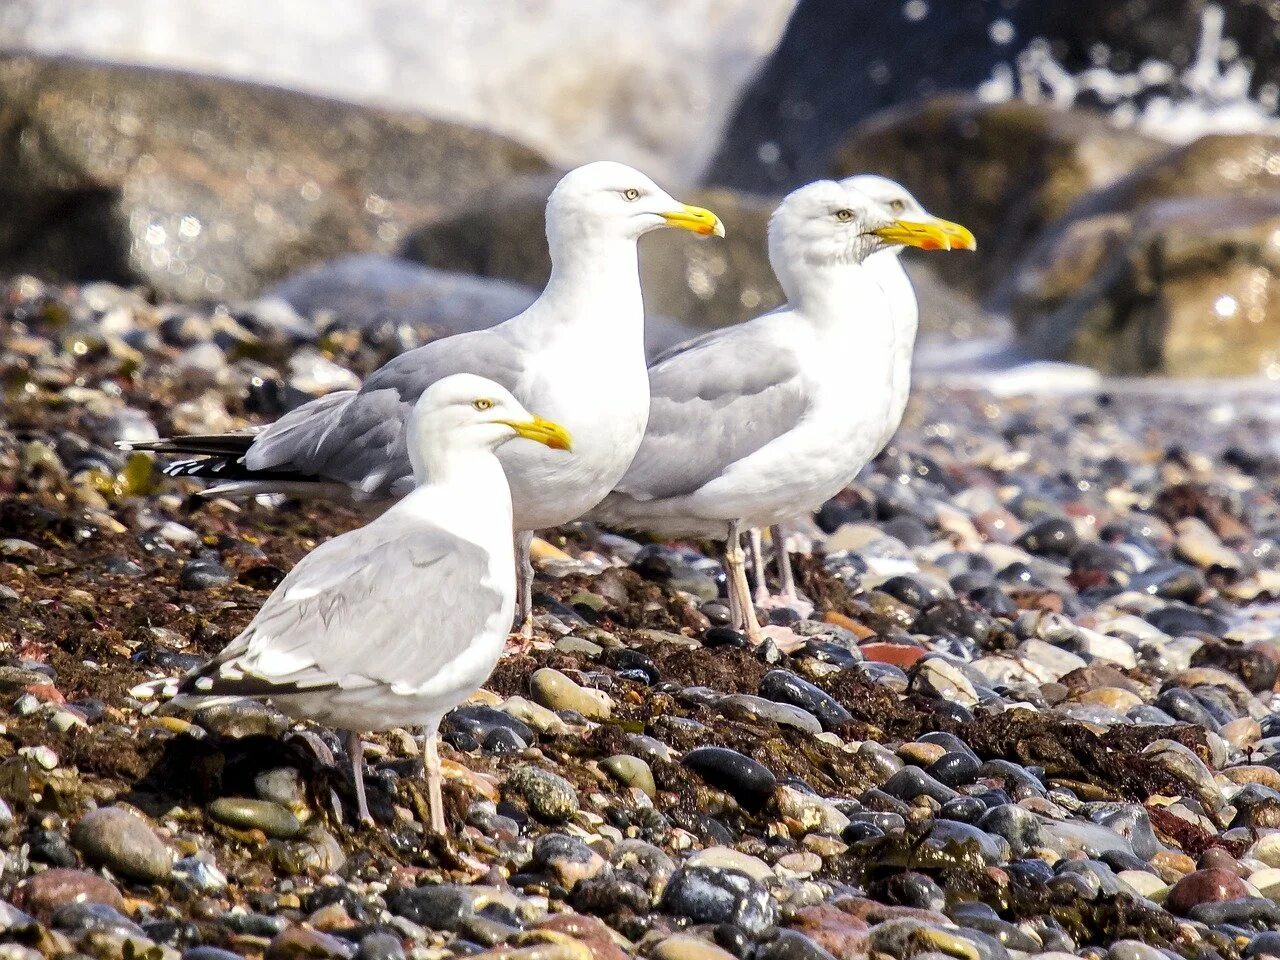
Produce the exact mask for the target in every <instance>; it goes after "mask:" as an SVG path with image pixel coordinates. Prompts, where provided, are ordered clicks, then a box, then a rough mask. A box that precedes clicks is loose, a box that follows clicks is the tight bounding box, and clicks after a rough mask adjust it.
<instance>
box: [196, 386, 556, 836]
mask: <svg viewBox="0 0 1280 960" xmlns="http://www.w3.org/2000/svg"><path fill="white" fill-rule="evenodd" d="M404 434H405V438H406V441H407V443H406V448H407V451H408V456H409V458H410V461H411V462H412V469H413V480H414V483H415V484H416V486H415V487H414V489H413V490H412V491H411V492H410V493H408V494H407V495H405V496H404V497H403V498H401V499H400V500H399V501H397V502H396V503H395V504H394V505H392V506H391V507H390V508H389V509H388V510H387V511H386V512H384V513H382V514H381V515H380V516H378V517H377V518H376V519H375V520H373V521H372V522H371V523H369V524H368V525H367V526H364V527H361V528H359V529H357V530H352V531H351V532H349V533H344V534H342V535H341V536H338V537H335V538H333V539H332V540H329V541H326V542H325V543H322V544H321V545H320V546H318V547H317V548H316V549H315V550H313V551H311V553H309V554H307V555H306V556H305V557H303V558H302V560H300V561H299V562H298V565H297V566H296V567H294V568H293V570H291V571H290V572H289V575H288V576H287V577H285V578H284V579H283V580H282V581H281V582H280V585H279V586H277V587H276V589H275V591H274V592H273V593H272V594H271V596H270V597H268V598H267V601H266V603H264V604H263V605H262V609H261V610H259V611H258V614H257V616H255V617H254V618H253V621H252V622H251V623H250V624H249V626H248V627H246V628H245V630H244V632H243V633H242V634H240V636H239V637H237V638H236V639H235V640H234V641H232V642H231V644H230V645H229V646H228V647H227V648H226V649H225V650H223V651H222V653H221V654H219V655H218V656H217V657H216V658H215V659H214V660H212V661H211V662H209V663H208V664H206V665H205V666H204V667H202V668H200V669H198V670H196V671H194V672H193V673H191V674H188V675H187V676H186V677H185V678H184V679H183V680H182V683H181V685H180V686H179V687H178V693H179V695H180V696H179V699H178V701H177V702H179V703H180V704H186V705H190V706H198V705H199V703H200V700H201V699H202V698H206V697H245V696H249V697H261V698H265V699H269V700H271V702H272V703H274V704H275V705H276V706H277V707H278V708H279V709H281V710H283V711H284V712H285V713H286V714H288V715H289V716H291V717H293V718H294V719H298V720H313V721H316V722H318V723H322V724H325V725H328V726H331V727H333V728H335V729H339V730H345V731H347V747H348V752H349V753H350V755H351V764H352V768H353V770H354V774H355V784H356V803H357V807H358V811H357V812H358V816H359V819H360V821H361V822H363V823H368V822H371V819H370V816H369V807H368V804H367V803H366V801H365V790H364V761H363V747H362V744H361V741H360V733H361V732H369V731H376V730H387V729H390V728H391V727H402V726H410V727H412V726H421V727H423V728H424V737H425V742H424V744H423V746H424V755H425V757H426V773H427V787H428V793H429V796H430V806H431V826H432V829H434V830H436V831H438V832H441V833H443V832H444V831H445V820H444V808H443V805H442V798H441V790H440V755H439V753H438V750H437V747H436V732H437V730H438V729H439V726H440V720H441V718H442V717H443V716H444V715H445V714H446V713H447V712H448V711H450V710H452V709H453V708H454V707H456V706H457V705H458V704H459V703H461V702H462V701H463V700H465V699H466V698H467V697H468V696H470V695H471V694H472V693H474V692H475V691H476V689H478V688H479V686H480V685H481V684H482V683H484V681H485V680H486V679H487V678H488V676H489V673H490V672H491V671H492V670H493V667H494V664H496V663H497V662H498V658H499V656H500V655H501V653H502V650H503V646H504V644H505V642H506V637H507V632H508V630H509V629H510V626H511V618H512V615H513V614H514V612H515V590H516V584H515V557H514V553H513V547H512V540H511V530H512V512H511V490H510V487H509V486H508V484H507V478H506V475H505V474H504V473H503V468H502V463H501V462H500V461H499V459H498V457H497V456H496V451H497V450H498V448H499V447H501V446H502V445H504V444H506V443H507V442H508V441H511V440H515V439H516V438H517V437H522V438H524V439H526V440H529V441H532V442H534V443H537V444H539V445H541V446H543V447H544V448H548V449H549V456H552V457H558V458H560V459H563V460H565V461H570V460H572V459H573V457H572V456H571V455H569V454H568V453H566V452H565V451H568V450H569V449H570V439H569V433H568V432H567V431H566V430H565V428H564V427H562V426H560V425H559V424H557V423H553V422H552V421H550V420H545V419H543V418H542V417H537V416H533V415H531V414H530V413H529V412H528V411H527V410H526V409H525V408H524V407H523V406H522V405H521V404H520V402H519V401H518V400H516V398H515V397H513V396H512V395H511V394H510V392H508V391H507V390H506V389H504V388H503V387H501V386H499V385H498V384H497V383H494V382H493V381H492V380H486V379H485V378H483V377H478V376H475V375H473V374H467V373H460V374H454V375H452V376H448V377H444V378H442V379H440V380H437V381H436V382H435V383H433V384H432V385H431V386H430V387H428V388H427V389H426V390H425V391H423V393H422V395H421V397H419V398H418V399H417V401H416V402H415V404H414V406H413V409H412V412H411V415H410V416H409V418H408V419H407V420H406V421H405V429H404Z"/></svg>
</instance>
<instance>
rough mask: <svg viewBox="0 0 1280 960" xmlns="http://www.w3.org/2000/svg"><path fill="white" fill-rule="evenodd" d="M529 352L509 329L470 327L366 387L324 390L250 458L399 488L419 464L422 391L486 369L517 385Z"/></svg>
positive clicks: (401, 360)
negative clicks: (411, 424)
mask: <svg viewBox="0 0 1280 960" xmlns="http://www.w3.org/2000/svg"><path fill="white" fill-rule="evenodd" d="M521 359H522V355H521V352H520V350H519V349H518V348H517V347H516V346H515V345H514V344H513V343H512V342H511V341H510V339H509V338H508V337H507V336H505V335H504V334H503V332H502V331H501V329H493V330H478V331H475V332H473V333H462V334H458V335H457V336H453V337H446V338H445V339H443V340H436V341H434V342H432V343H429V344H427V345H426V346H423V347H419V348H417V349H416V350H410V351H408V352H407V353H402V354H401V355H400V356H398V357H396V358H395V359H394V360H392V361H390V362H389V363H387V364H385V365H383V366H382V367H380V368H379V369H378V370H377V371H375V372H374V373H373V375H372V376H370V377H369V379H368V380H367V381H365V384H364V386H362V387H361V388H360V389H359V390H356V391H342V392H341V393H337V394H329V395H328V396H325V397H321V398H320V399H318V400H314V401H312V402H311V403H308V404H305V405H304V406H301V407H299V408H298V409H297V410H294V411H292V412H291V413H289V414H287V415H286V416H284V417H282V418H281V419H280V420H279V421H277V422H276V423H274V424H272V425H271V426H270V427H268V428H267V429H266V430H264V431H262V433H260V434H259V435H258V436H257V437H256V438H255V439H254V442H253V445H252V446H251V447H250V448H249V451H248V453H247V454H245V465H246V466H247V467H248V468H249V469H250V470H255V471H290V472H294V473H300V474H303V475H305V476H308V477H314V478H315V479H317V480H328V481H335V482H338V483H344V484H347V485H348V486H350V487H352V488H353V489H354V490H355V492H356V494H357V496H360V497H366V498H374V497H386V496H391V495H392V494H393V488H396V487H397V485H398V484H399V483H400V482H401V481H403V480H404V479H405V478H407V477H409V476H410V475H411V474H412V472H413V468H412V466H411V465H410V463H409V453H408V448H407V445H406V442H405V426H406V423H407V422H408V418H409V413H410V411H412V409H413V405H414V403H415V402H416V401H417V399H418V397H419V396H421V395H422V392H423V391H424V390H426V389H427V387H429V386H430V385H431V384H433V383H435V382H436V381H437V380H439V379H441V378H442V377H446V376H449V375H450V374H454V373H476V374H480V375H481V376H485V377H488V378H489V379H491V380H496V381H497V382H498V383H500V384H502V385H503V386H504V387H506V388H507V389H512V388H514V387H515V385H516V382H517V381H518V380H519V378H520V374H521V366H520V362H521ZM394 492H397V493H398V492H400V491H399V489H396V490H395V491H394Z"/></svg>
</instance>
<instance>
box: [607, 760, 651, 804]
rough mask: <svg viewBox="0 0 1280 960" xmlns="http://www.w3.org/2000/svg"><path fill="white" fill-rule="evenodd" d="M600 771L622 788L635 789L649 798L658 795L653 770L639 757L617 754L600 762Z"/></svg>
mask: <svg viewBox="0 0 1280 960" xmlns="http://www.w3.org/2000/svg"><path fill="white" fill-rule="evenodd" d="M600 769H602V770H603V771H604V772H605V773H607V774H609V776H611V777H613V778H614V779H615V780H617V781H618V782H619V783H621V784H622V785H623V786H624V787H636V788H637V789H639V790H641V791H643V792H644V793H645V794H647V795H648V796H650V797H655V796H657V795H658V785H657V784H656V783H655V782H654V779H653V770H652V769H650V767H649V764H647V763H645V762H644V761H643V760H641V759H640V758H639V757H633V756H631V755H630V754H626V753H619V754H617V755H615V756H612V757H609V758H608V759H605V760H601V761H600Z"/></svg>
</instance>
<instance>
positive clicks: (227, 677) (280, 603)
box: [182, 527, 503, 696]
mask: <svg viewBox="0 0 1280 960" xmlns="http://www.w3.org/2000/svg"><path fill="white" fill-rule="evenodd" d="M371 529H373V530H374V535H372V536H371V535H369V533H368V532H369V531H370V530H371ZM487 570H488V557H487V556H486V555H485V554H484V552H483V551H482V550H481V549H480V548H479V547H477V546H475V545H474V544H471V543H468V542H466V541H463V540H459V539H458V538H456V537H454V536H452V535H451V534H447V533H445V532H444V531H441V530H431V531H427V532H424V531H423V530H421V529H417V530H414V531H411V532H407V533H398V534H394V535H391V536H390V537H389V538H387V537H385V536H384V531H382V530H380V529H377V528H376V527H373V528H371V527H365V528H363V529H361V530H357V531H354V532H353V533H351V534H346V535H344V536H341V537H337V538H335V539H333V540H330V541H328V542H327V543H325V544H323V545H321V546H320V547H319V548H317V549H316V550H314V551H313V552H312V553H310V554H308V555H307V556H306V557H304V558H303V559H302V561H301V562H300V563H299V564H298V565H297V566H296V567H294V569H293V570H292V571H291V572H290V573H289V575H288V576H287V577H285V579H284V580H283V581H281V583H280V585H279V586H278V587H277V588H276V590H275V592H273V593H272V594H271V596H270V597H269V598H268V599H267V602H266V603H265V604H263V606H262V609H261V610H259V611H258V615H257V616H256V617H254V618H253V622H252V623H250V624H249V626H248V627H246V628H245V630H244V632H243V633H242V634H241V635H240V636H239V637H238V638H237V639H236V640H235V641H234V642H233V643H232V644H231V645H230V646H228V647H227V649H226V650H224V651H223V652H222V654H221V655H219V656H218V657H217V658H216V659H215V660H214V661H212V662H211V663H210V664H208V665H207V666H206V667H205V668H204V669H202V670H200V671H198V672H197V673H195V674H192V675H191V676H189V677H187V678H186V680H185V681H184V684H183V688H182V689H183V692H188V693H193V694H204V695H224V694H234V695H244V696H270V695H272V694H282V693H288V692H298V691H302V690H321V689H334V688H338V689H350V688H356V687H361V686H369V685H372V684H388V685H391V684H395V685H398V686H403V687H414V686H418V685H420V684H422V683H425V682H427V681H429V680H430V679H431V678H433V677H435V676H436V675H437V674H438V673H439V672H440V671H441V670H442V669H443V668H445V667H446V666H447V665H448V664H450V663H451V662H452V661H453V660H454V659H455V658H456V657H458V656H459V655H460V654H461V653H462V652H463V651H464V650H465V649H466V647H467V645H468V644H470V643H471V642H472V641H473V640H474V638H475V637H476V636H477V635H479V634H480V633H481V632H482V631H483V630H484V628H485V624H486V621H487V620H488V619H489V618H490V617H492V616H493V615H494V614H495V613H496V612H498V611H500V610H501V609H502V603H503V596H502V595H501V594H500V593H499V592H498V591H497V590H496V589H493V588H491V587H488V586H485V585H484V583H483V580H484V577H485V574H486V572H487Z"/></svg>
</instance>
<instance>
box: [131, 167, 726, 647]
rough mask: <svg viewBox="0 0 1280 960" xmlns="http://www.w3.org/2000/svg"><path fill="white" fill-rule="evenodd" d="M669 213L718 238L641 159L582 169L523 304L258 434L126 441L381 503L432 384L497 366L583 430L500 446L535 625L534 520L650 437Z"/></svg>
mask: <svg viewBox="0 0 1280 960" xmlns="http://www.w3.org/2000/svg"><path fill="white" fill-rule="evenodd" d="M659 227H676V228H680V229H684V230H689V231H692V232H693V233H696V234H700V235H703V236H709V235H713V234H714V235H715V236H718V237H723V236H724V225H723V224H722V223H721V222H720V219H719V218H718V217H716V215H715V214H713V213H712V212H711V211H709V210H705V209H703V208H701V207H694V206H689V205H688V204H684V203H680V202H678V201H676V200H674V199H673V198H672V197H671V196H670V195H669V194H667V192H666V191H664V190H663V189H662V188H660V187H659V186H658V185H657V184H655V183H654V182H653V181H652V180H650V179H649V178H648V177H646V176H645V175H644V174H642V173H640V172H639V171H637V170H633V169H632V168H631V167H628V166H625V165H623V164H620V163H613V162H610V161H599V162H596V163H589V164H587V165H586V166H582V167H579V168H577V169H576V170H573V171H571V172H570V173H568V174H566V175H565V177H564V178H563V179H562V180H561V181H560V182H559V183H558V184H557V185H556V187H555V189H554V190H553V191H552V192H551V196H550V198H549V199H548V200H547V216H546V229H547V244H548V246H549V248H550V253H551V278H550V279H549V280H548V281H547V285H546V288H545V289H544V290H543V291H542V294H541V295H540V296H539V297H538V299H537V300H536V301H535V302H534V303H533V304H531V305H530V306H529V308H528V309H527V310H525V311H524V312H523V313H521V314H519V315H518V316H515V317H513V318H511V319H510V320H507V321H505V322H503V323H500V324H498V325H497V326H494V327H490V328H488V329H486V330H476V331H472V332H468V333H460V334H457V335H456V336H452V337H446V338H444V339H441V340H436V341H434V342H432V343H429V344H427V345H425V346H423V347H419V348H417V349H416V350H410V351H408V352H406V353H403V354H401V355H400V356H398V357H396V358H395V359H393V360H391V361H390V362H389V363H387V364H386V365H384V366H383V367H381V368H380V369H378V370H377V371H375V372H374V373H373V374H372V375H371V376H370V377H369V378H368V380H366V381H365V383H364V385H363V386H362V387H361V388H360V389H359V390H340V391H337V392H334V393H330V394H327V395H326V396H323V397H321V398H319V399H317V400H313V401H311V402H310V403H307V404H304V405H303V406H301V407H299V408H298V409H296V410H294V411H292V412H290V413H288V414H286V415H285V416H284V417H282V418H281V419H280V420H278V421H277V422H276V423H274V424H272V425H271V426H268V427H266V428H265V429H263V430H261V431H260V432H258V433H233V434H219V435H213V436H192V437H176V438H170V439H165V440H161V441H159V442H156V443H149V444H134V445H132V449H138V450H149V451H152V452H156V453H162V454H178V455H186V456H193V457H194V459H186V460H181V461H178V462H175V463H172V464H170V465H169V466H168V467H167V468H166V470H165V472H166V473H168V474H169V475H171V476H190V477H201V478H205V479H209V480H213V481H217V483H216V485H215V486H213V487H211V488H209V489H208V490H206V491H205V492H206V493H207V494H210V495H212V494H232V495H240V496H250V495H254V494H259V493H272V492H279V493H289V494H294V495H297V494H315V495H322V496H337V497H342V498H351V499H354V500H356V501H359V502H365V503H373V504H377V505H381V504H384V503H385V502H387V501H389V500H394V499H396V498H398V497H401V496H403V495H404V494H406V493H408V492H409V491H410V490H411V489H412V488H413V486H414V483H415V477H414V474H413V470H412V468H411V466H410V456H409V453H408V449H407V445H406V431H407V421H408V415H409V411H410V410H411V409H412V408H413V405H414V402H415V401H416V400H417V399H418V397H420V396H421V395H422V393H423V391H424V390H426V389H427V388H428V387H429V386H430V385H431V384H433V383H435V382H436V381H437V380H439V379H441V378H442V377H445V376H447V375H449V374H453V373H476V374H480V375H482V376H486V377H489V378H491V379H493V380H495V381H496V382H498V383H499V384H501V385H502V386H504V387H506V388H507V389H508V390H510V391H511V393H512V394H514V395H515V396H516V398H517V399H519V400H520V402H521V403H524V404H526V405H528V406H529V407H531V408H533V409H536V410H541V411H543V412H544V413H546V414H547V416H550V417H553V418H555V419H557V420H559V421H561V422H563V423H564V424H565V425H566V427H567V428H568V429H569V430H571V431H572V432H573V435H574V437H575V438H576V449H575V454H576V455H575V456H574V457H572V458H571V459H565V458H561V457H558V456H555V455H552V454H549V453H548V451H547V450H546V449H545V448H543V447H540V446H538V445H537V444H531V443H512V444H508V445H507V446H506V447H504V448H503V449H502V451H501V452H500V453H499V459H500V460H501V461H502V465H503V467H504V468H505V469H506V472H507V479H508V481H509V482H510V484H511V497H512V501H513V503H514V524H515V526H514V530H515V532H516V534H517V539H516V556H517V563H518V569H519V577H518V584H519V598H518V599H519V614H520V622H521V629H522V632H524V633H525V634H526V635H528V634H529V633H531V630H532V580H533V566H532V563H531V561H530V556H529V549H530V544H531V543H532V540H533V532H532V531H534V530H541V529H545V528H547V527H554V526H558V525H560V524H563V523H568V522H570V521H572V520H576V519H578V518H579V517H581V516H582V515H583V514H584V513H586V512H587V511H588V510H589V509H591V507H593V506H595V505H596V504H597V503H599V502H600V500H602V499H603V498H604V496H605V495H606V494H607V493H608V492H609V491H610V490H612V489H613V487H614V486H615V485H616V484H617V482H618V481H619V480H621V479H622V476H623V474H624V473H625V472H626V470H627V467H628V466H629V465H630V463H631V460H632V458H633V457H634V456H635V453H636V450H637V449H638V448H639V446H640V440H641V438H642V437H643V436H644V427H645V421H646V419H647V417H648V414H649V379H648V375H647V372H646V370H645V353H644V304H643V302H642V300H641V295H640V274H639V267H638V259H637V251H636V241H637V240H638V239H639V238H640V237H641V236H642V235H643V234H646V233H648V232H650V231H651V230H654V229H657V228H659Z"/></svg>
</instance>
